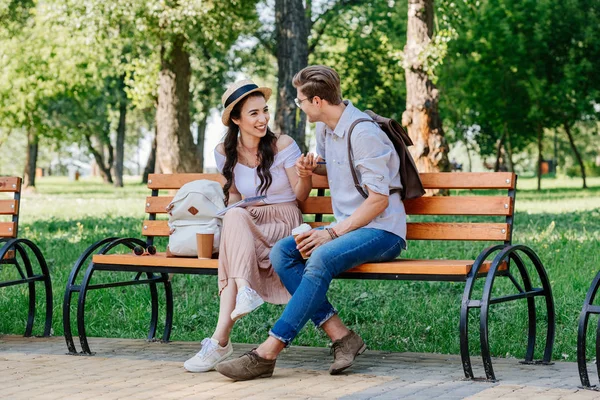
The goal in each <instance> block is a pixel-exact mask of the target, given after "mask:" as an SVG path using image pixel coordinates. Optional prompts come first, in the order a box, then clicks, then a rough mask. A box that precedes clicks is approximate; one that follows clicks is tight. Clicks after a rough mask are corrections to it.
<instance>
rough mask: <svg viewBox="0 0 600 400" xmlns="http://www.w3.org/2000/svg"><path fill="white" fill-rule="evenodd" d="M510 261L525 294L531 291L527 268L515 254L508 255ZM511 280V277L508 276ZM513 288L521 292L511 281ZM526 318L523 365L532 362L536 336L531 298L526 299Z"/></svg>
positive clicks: (533, 302) (533, 303) (533, 306)
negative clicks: (517, 272)
mask: <svg viewBox="0 0 600 400" xmlns="http://www.w3.org/2000/svg"><path fill="white" fill-rule="evenodd" d="M510 260H512V261H514V263H515V265H516V266H517V270H518V271H519V274H521V279H522V280H523V286H524V288H523V289H525V291H526V292H530V291H531V290H533V285H532V284H531V278H530V277H529V273H528V272H527V268H525V263H523V260H522V259H521V257H519V255H518V254H517V253H512V254H511V255H510ZM510 277H511V278H512V275H511V276H510ZM513 284H514V285H515V287H516V288H517V289H519V290H522V288H520V287H519V286H518V284H517V283H516V282H514V281H513ZM527 317H528V331H527V351H526V352H525V361H524V363H526V364H529V363H532V362H533V356H534V351H535V341H536V336H537V319H536V311H535V299H534V298H533V297H528V298H527Z"/></svg>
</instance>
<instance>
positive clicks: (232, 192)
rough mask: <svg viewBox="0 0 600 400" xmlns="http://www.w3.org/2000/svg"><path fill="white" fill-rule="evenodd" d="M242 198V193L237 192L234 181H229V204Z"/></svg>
mask: <svg viewBox="0 0 600 400" xmlns="http://www.w3.org/2000/svg"><path fill="white" fill-rule="evenodd" d="M241 199H242V195H241V194H240V192H238V190H237V188H236V187H235V182H232V183H231V187H230V188H229V203H228V204H229V205H231V204H233V203H237V202H238V201H240V200H241Z"/></svg>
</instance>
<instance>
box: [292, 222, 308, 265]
mask: <svg viewBox="0 0 600 400" xmlns="http://www.w3.org/2000/svg"><path fill="white" fill-rule="evenodd" d="M311 229H312V228H311V226H310V225H309V224H302V225H300V226H298V227H296V228H294V229H293V230H292V236H293V237H294V240H295V241H296V244H298V239H297V236H298V235H300V234H302V233H305V232H308V231H310V230H311ZM300 255H301V256H302V258H303V259H305V260H306V259H308V257H309V256H308V255H306V254H304V253H303V252H300Z"/></svg>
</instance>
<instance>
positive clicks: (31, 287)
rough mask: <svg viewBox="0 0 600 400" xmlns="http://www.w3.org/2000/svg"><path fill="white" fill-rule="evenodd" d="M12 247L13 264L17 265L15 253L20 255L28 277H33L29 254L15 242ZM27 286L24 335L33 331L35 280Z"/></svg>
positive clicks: (27, 335)
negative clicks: (27, 295)
mask: <svg viewBox="0 0 600 400" xmlns="http://www.w3.org/2000/svg"><path fill="white" fill-rule="evenodd" d="M13 249H14V250H15V264H17V265H18V263H19V262H18V260H17V258H16V257H17V253H18V254H19V256H20V257H21V260H22V261H23V264H24V265H25V272H26V273H27V277H28V278H33V277H34V276H35V275H34V274H33V268H32V266H31V261H30V260H29V256H28V255H27V252H26V251H25V249H23V247H22V246H20V245H19V244H18V242H15V244H14V247H13ZM27 288H28V291H29V311H28V313H27V325H26V327H25V337H30V336H31V335H32V332H33V323H34V321H35V299H36V295H35V281H30V282H29V283H28V284H27Z"/></svg>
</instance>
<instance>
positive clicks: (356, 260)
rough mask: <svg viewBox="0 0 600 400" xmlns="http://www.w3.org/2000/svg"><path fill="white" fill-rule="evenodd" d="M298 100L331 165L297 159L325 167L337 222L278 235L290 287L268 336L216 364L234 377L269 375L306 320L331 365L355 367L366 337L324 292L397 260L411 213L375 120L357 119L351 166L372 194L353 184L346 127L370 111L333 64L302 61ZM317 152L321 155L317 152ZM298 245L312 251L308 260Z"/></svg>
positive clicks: (306, 168) (307, 170)
mask: <svg viewBox="0 0 600 400" xmlns="http://www.w3.org/2000/svg"><path fill="white" fill-rule="evenodd" d="M293 84H294V87H295V88H296V90H297V95H298V97H297V98H296V99H295V102H296V105H297V106H298V107H300V108H301V109H302V111H304V112H305V113H306V115H307V116H308V120H309V122H317V154H318V156H319V157H320V158H323V159H325V160H326V167H324V166H323V165H322V164H321V165H319V166H317V164H316V162H315V159H314V158H313V157H312V155H309V156H308V157H307V158H308V161H306V160H304V158H302V157H301V159H300V160H299V161H298V163H297V164H296V167H297V170H298V174H299V176H300V177H301V179H311V175H312V173H313V172H314V173H317V174H322V175H325V174H326V175H327V177H328V179H329V187H330V190H331V198H332V204H333V211H334V216H335V223H332V224H331V225H330V226H328V227H326V228H324V229H313V230H311V231H310V232H306V233H304V234H302V235H299V236H298V237H297V240H298V243H296V241H295V240H294V238H293V237H291V236H290V237H287V238H285V239H282V240H281V241H279V242H278V243H277V244H276V245H275V247H273V249H272V251H271V262H272V264H273V267H274V268H275V270H276V271H277V273H278V274H279V277H280V278H281V281H282V282H283V284H284V285H285V287H286V288H287V290H288V291H289V292H290V293H291V294H292V298H291V300H290V301H289V303H288V304H287V306H286V308H285V310H284V312H283V314H282V316H281V317H280V318H279V320H278V321H277V322H276V323H275V325H274V326H273V328H272V329H271V331H270V332H269V338H268V339H267V340H266V341H265V342H263V343H262V344H261V345H260V346H259V347H258V348H257V349H255V350H252V351H251V352H248V353H246V354H244V355H243V356H242V357H240V358H237V359H234V360H230V361H225V362H222V363H220V364H218V365H217V368H216V369H217V371H219V372H220V373H221V374H223V375H225V376H227V377H229V378H232V379H235V380H248V379H254V378H264V377H270V376H271V375H272V374H273V370H274V368H275V362H276V359H277V356H278V354H279V353H280V352H281V351H282V350H283V349H284V348H285V347H286V346H289V344H290V343H291V342H292V340H293V339H294V338H295V337H296V335H297V334H298V333H299V332H300V330H301V329H302V327H303V326H304V325H305V324H306V322H307V321H308V320H309V319H311V320H312V321H313V323H314V324H315V325H316V326H318V327H320V328H322V329H323V330H324V331H325V332H326V333H327V335H328V336H329V337H330V338H331V340H332V342H333V351H334V362H333V364H332V365H331V367H330V369H329V372H330V373H331V374H332V375H333V374H339V373H340V372H342V371H344V370H345V369H347V368H348V367H350V366H351V365H352V364H353V362H354V359H355V358H356V356H358V355H359V354H361V353H362V352H364V351H365V350H366V345H365V343H364V342H363V340H362V339H361V338H360V336H358V335H357V334H356V333H354V332H352V331H350V330H349V329H348V328H347V327H346V326H345V325H344V324H343V322H342V321H341V319H340V318H339V317H338V315H337V311H336V310H335V309H334V308H333V306H332V305H331V304H330V303H329V301H328V300H327V297H326V294H327V290H328V289H329V285H330V283H331V280H332V279H333V278H334V277H335V276H337V275H339V274H341V273H343V272H344V271H347V270H349V269H351V268H353V267H355V266H357V265H361V264H364V263H368V262H380V261H389V260H393V259H395V258H396V257H398V255H399V254H400V252H401V250H402V249H403V248H404V247H405V238H406V213H405V211H404V205H403V203H402V201H401V199H400V195H399V194H398V193H394V194H390V190H391V189H395V188H400V187H401V184H400V174H399V172H398V170H399V163H400V161H399V157H398V154H397V153H396V151H395V150H394V146H393V144H392V142H391V141H390V140H389V139H388V137H387V136H386V134H385V133H384V132H383V131H381V129H379V126H378V125H376V124H375V123H371V122H362V123H359V124H358V125H356V127H355V128H354V131H353V133H352V136H351V137H352V149H353V159H354V166H355V168H356V170H357V172H358V174H359V178H360V179H359V180H360V182H361V185H362V186H363V188H364V189H365V190H366V191H368V194H369V196H368V197H367V198H366V199H364V198H363V197H362V196H361V195H360V194H359V192H358V191H357V190H356V188H355V187H354V181H353V179H352V175H351V172H350V165H349V164H348V153H347V152H348V149H347V143H346V140H347V136H346V135H347V134H348V129H349V128H350V125H352V122H354V121H355V120H357V119H359V118H369V117H368V116H367V115H366V114H365V113H363V112H361V111H359V110H358V109H357V108H356V107H354V106H353V105H352V103H350V102H349V101H343V100H342V96H341V89H340V78H339V76H338V74H337V73H336V72H335V71H334V70H333V69H331V68H328V67H325V66H322V65H315V66H310V67H307V68H304V69H303V70H302V71H300V72H298V73H297V74H296V76H294V79H293ZM317 158H318V157H317ZM300 251H301V252H303V253H305V254H307V255H308V256H310V257H309V258H308V260H306V261H304V260H303V258H302V256H301V254H300Z"/></svg>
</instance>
